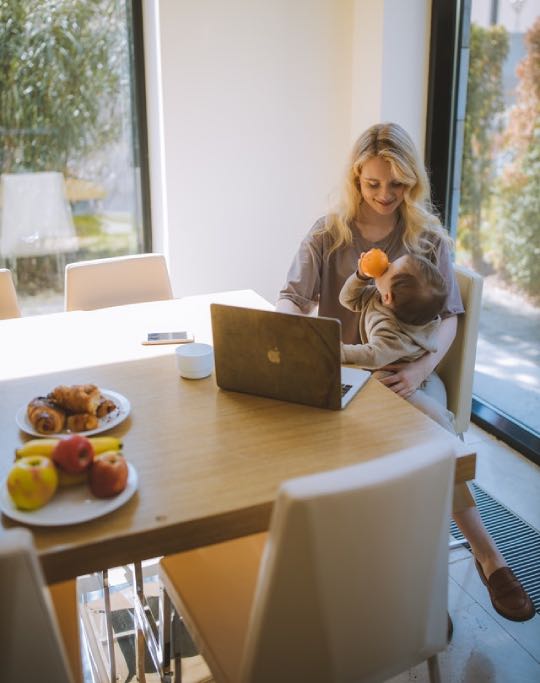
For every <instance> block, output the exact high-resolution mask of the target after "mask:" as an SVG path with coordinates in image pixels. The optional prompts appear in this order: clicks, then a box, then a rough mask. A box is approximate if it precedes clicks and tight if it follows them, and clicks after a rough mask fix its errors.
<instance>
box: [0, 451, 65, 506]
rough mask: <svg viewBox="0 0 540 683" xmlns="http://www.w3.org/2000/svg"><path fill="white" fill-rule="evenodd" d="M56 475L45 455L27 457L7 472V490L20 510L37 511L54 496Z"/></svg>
mask: <svg viewBox="0 0 540 683" xmlns="http://www.w3.org/2000/svg"><path fill="white" fill-rule="evenodd" d="M57 487H58V473H57V472H56V467H55V466H54V463H53V461H52V460H51V459H50V458H48V457H47V456H46V455H28V456H26V457H25V458H20V459H19V460H17V461H16V462H15V464H14V465H13V467H12V468H11V470H10V471H9V474H8V478H7V488H8V492H9V495H10V496H11V499H12V500H13V502H14V503H15V505H16V506H17V507H18V508H19V509H20V510H37V508H40V507H42V506H43V505H45V504H46V503H48V502H49V500H50V499H51V498H52V497H53V496H54V494H55V492H56V489H57Z"/></svg>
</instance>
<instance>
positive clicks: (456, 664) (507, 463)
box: [85, 425, 540, 683]
mask: <svg viewBox="0 0 540 683" xmlns="http://www.w3.org/2000/svg"><path fill="white" fill-rule="evenodd" d="M465 438H466V441H468V442H469V443H474V444H475V448H476V451H477V476H476V481H477V482H478V484H479V485H480V486H481V487H482V488H483V489H484V490H485V491H487V492H488V493H489V494H490V495H491V496H493V497H494V498H496V499H497V500H499V501H500V502H501V503H503V504H504V505H505V506H506V507H508V508H510V509H511V510H512V511H513V512H514V513H516V514H517V515H518V516H520V517H521V518H523V519H524V520H525V521H526V522H528V523H529V524H531V525H532V526H533V527H535V528H536V529H540V504H539V502H538V500H539V499H538V491H540V468H538V467H537V466H536V465H534V464H533V463H531V462H530V461H528V460H527V459H526V458H524V457H523V456H521V455H520V454H519V453H517V452H515V451H513V450H512V449H510V448H509V447H507V446H506V445H505V444H503V443H502V442H500V441H497V440H496V439H494V438H493V437H491V436H490V435H489V434H487V433H485V432H483V431H482V430H481V429H479V428H478V427H476V426H475V425H472V426H471V427H470V429H469V430H468V432H467V434H466V436H465ZM449 573H450V579H449V611H450V615H451V616H452V620H453V622H454V636H453V639H452V642H451V643H450V645H449V647H448V649H447V650H446V652H444V653H443V654H442V655H440V657H439V660H440V665H441V675H442V680H443V681H444V682H445V683H488V682H489V683H495V682H496V683H539V682H540V616H538V615H537V616H535V617H534V619H532V620H531V621H528V622H526V623H523V624H519V623H518V624H516V623H513V622H510V621H508V620H506V619H503V618H502V617H500V616H499V615H498V614H497V613H496V612H495V611H494V610H493V608H492V607H491V603H490V601H489V597H488V594H487V591H486V590H485V587H484V586H483V584H482V583H481V581H480V578H479V577H478V574H477V573H476V570H475V568H474V565H473V562H472V560H471V555H470V553H469V552H468V551H467V550H465V549H463V548H458V549H456V550H452V551H451V553H450V566H449ZM149 590H150V591H153V590H155V585H154V584H152V583H149ZM128 603H129V592H127V598H126V597H125V596H124V597H122V596H118V597H117V598H116V601H115V604H116V605H117V606H118V607H119V608H125V606H126V605H128ZM113 607H114V605H113ZM99 608H100V603H99V601H97V602H95V604H94V607H93V609H95V610H96V612H95V614H98V613H99ZM116 660H117V669H118V670H117V674H118V678H117V680H118V681H126V680H127V679H128V675H129V671H128V667H127V664H126V661H125V658H124V653H123V652H122V650H121V649H120V648H119V647H118V645H117V646H116ZM147 668H148V667H147ZM132 680H133V681H136V680H137V677H134V678H133V679H132ZM139 680H140V681H147V683H155V682H157V681H158V680H159V677H158V676H157V674H156V673H152V672H151V671H146V673H145V674H144V676H140V677H139ZM182 680H183V683H208V682H209V681H212V678H211V676H210V674H209V671H208V669H207V667H206V665H205V663H204V661H203V660H202V658H201V657H190V658H186V659H185V660H183V678H182ZM428 680H429V677H428V673H427V666H425V665H420V666H418V667H416V668H415V669H412V670H410V671H407V672H405V673H403V674H401V675H400V676H397V677H395V678H393V679H392V683H405V681H416V682H418V683H423V682H424V681H426V683H427V681H428ZM85 683H98V681H93V679H92V677H91V675H90V672H89V670H87V675H86V681H85ZM99 683H101V681H99ZM329 683H331V682H329Z"/></svg>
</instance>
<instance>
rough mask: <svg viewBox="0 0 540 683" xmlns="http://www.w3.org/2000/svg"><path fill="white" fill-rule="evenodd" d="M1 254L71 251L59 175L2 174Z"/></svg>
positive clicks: (73, 244)
mask: <svg viewBox="0 0 540 683" xmlns="http://www.w3.org/2000/svg"><path fill="white" fill-rule="evenodd" d="M1 190H2V216H1V223H2V225H1V230H0V253H1V254H2V255H3V256H4V257H10V258H17V257H21V256H42V255H46V254H60V253H66V252H74V251H76V250H77V249H78V244H79V240H78V237H77V234H76V232H75V226H74V225H73V218H72V215H71V208H70V205H69V202H68V200H67V196H66V184H65V180H64V176H63V175H62V173H58V172H52V171H47V172H40V173H13V174H11V173H6V174H4V175H2V187H1Z"/></svg>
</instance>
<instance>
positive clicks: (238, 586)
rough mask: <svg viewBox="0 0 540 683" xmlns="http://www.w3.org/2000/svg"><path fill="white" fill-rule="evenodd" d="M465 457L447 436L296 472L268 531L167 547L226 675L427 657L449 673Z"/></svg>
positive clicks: (174, 592)
mask: <svg viewBox="0 0 540 683" xmlns="http://www.w3.org/2000/svg"><path fill="white" fill-rule="evenodd" d="M454 463H455V458H454V453H453V451H452V450H451V447H449V446H448V444H447V443H445V440H444V439H443V440H441V441H436V442H432V443H430V444H428V445H424V446H422V447H418V448H416V449H408V450H403V451H400V452H398V453H394V454H390V455H388V456H386V457H382V458H379V459H377V460H373V461H369V462H366V463H362V464H358V465H354V466H352V467H347V468H342V469H339V470H335V471H331V472H325V473H321V474H315V475H311V476H306V477H301V478H298V479H293V480H290V481H288V482H285V483H284V484H283V485H282V486H281V488H280V491H279V494H278V497H277V501H276V504H275V506H274V512H273V515H272V520H271V525H270V531H269V533H268V534H258V535H255V536H248V537H245V538H241V539H238V540H234V541H230V542H226V543H220V544H216V545H212V546H208V547H205V548H202V549H197V550H192V551H187V552H184V553H178V554H176V555H171V556H169V557H166V558H163V559H162V560H161V562H160V576H161V580H162V582H163V585H164V589H165V592H164V596H165V601H166V603H167V601H168V599H169V598H170V599H171V600H172V604H173V606H174V608H175V609H176V610H177V611H178V612H179V613H180V615H181V616H182V617H183V618H184V620H185V623H186V625H187V627H188V630H189V631H190V633H191V635H192V636H193V639H194V641H195V643H196V644H197V645H198V647H199V649H200V652H201V654H202V655H203V657H204V658H205V659H206V661H207V664H208V666H209V667H210V670H211V672H212V675H213V676H214V679H215V681H216V683H224V682H227V683H270V682H272V683H276V681H279V682H280V683H293V682H294V683H299V682H301V681H309V683H329V682H330V681H331V682H332V683H341V682H343V683H345V682H349V681H362V682H366V681H383V680H386V679H388V678H390V677H392V676H394V675H396V674H398V673H400V672H402V671H405V670H407V669H408V668H409V667H411V666H415V665H416V664H418V663H420V662H422V661H424V660H426V659H427V660H428V663H429V668H430V676H431V680H432V681H436V680H438V678H437V676H438V663H437V657H436V655H437V653H438V652H440V651H441V650H444V649H445V647H446V644H447V625H448V622H447V589H448V546H447V534H448V525H449V523H450V503H451V498H452V487H453V472H454ZM165 612H167V609H166V610H165ZM163 623H164V624H166V623H167V622H165V621H164V622H163ZM162 637H163V642H164V651H165V652H166V651H167V643H168V642H169V639H168V638H167V633H166V632H165V633H164V634H163V636H162ZM165 668H166V667H165Z"/></svg>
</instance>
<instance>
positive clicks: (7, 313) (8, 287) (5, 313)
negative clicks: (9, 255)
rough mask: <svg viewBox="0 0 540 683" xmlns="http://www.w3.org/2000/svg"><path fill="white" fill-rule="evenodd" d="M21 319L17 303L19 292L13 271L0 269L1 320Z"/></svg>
mask: <svg viewBox="0 0 540 683" xmlns="http://www.w3.org/2000/svg"><path fill="white" fill-rule="evenodd" d="M20 317H21V311H20V309H19V304H18V303H17V292H16V291H15V285H14V284H13V278H12V276H11V271H10V270H8V269H7V268H0V320H5V319H6V318H20Z"/></svg>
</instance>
